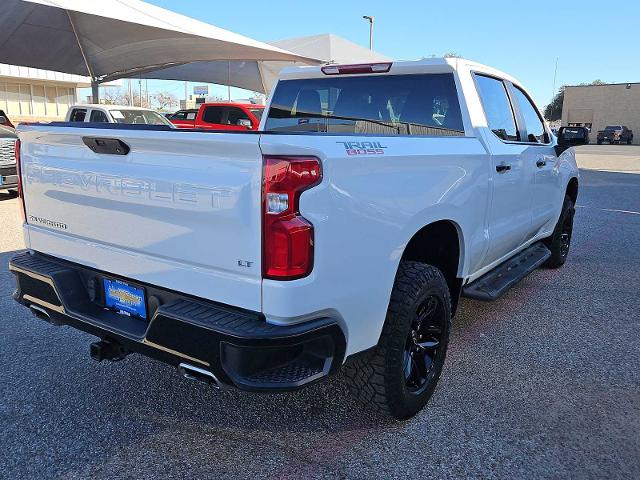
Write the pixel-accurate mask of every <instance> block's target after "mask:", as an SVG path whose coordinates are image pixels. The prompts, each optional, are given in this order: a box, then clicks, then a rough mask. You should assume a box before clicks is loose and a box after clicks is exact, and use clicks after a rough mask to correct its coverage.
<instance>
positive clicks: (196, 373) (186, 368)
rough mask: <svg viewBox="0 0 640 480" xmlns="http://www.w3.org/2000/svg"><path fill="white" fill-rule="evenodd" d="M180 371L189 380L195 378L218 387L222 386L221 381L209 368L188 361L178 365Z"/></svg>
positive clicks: (197, 380)
mask: <svg viewBox="0 0 640 480" xmlns="http://www.w3.org/2000/svg"><path fill="white" fill-rule="evenodd" d="M178 372H180V374H181V375H182V376H183V377H184V378H186V379H188V380H195V381H196V382H202V383H206V384H207V385H211V386H212V387H214V388H217V389H219V388H220V381H219V380H218V379H217V378H216V376H215V375H214V374H213V373H211V372H210V371H208V370H204V369H202V368H200V367H195V366H193V365H190V364H188V363H181V364H180V365H178Z"/></svg>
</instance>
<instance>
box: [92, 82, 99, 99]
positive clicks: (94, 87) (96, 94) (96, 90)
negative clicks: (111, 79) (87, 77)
mask: <svg viewBox="0 0 640 480" xmlns="http://www.w3.org/2000/svg"><path fill="white" fill-rule="evenodd" d="M91 98H92V100H93V103H100V84H99V83H98V81H97V80H96V79H94V78H92V79H91Z"/></svg>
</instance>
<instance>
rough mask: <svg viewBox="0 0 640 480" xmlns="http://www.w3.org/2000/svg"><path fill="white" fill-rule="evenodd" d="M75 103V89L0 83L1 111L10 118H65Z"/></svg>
mask: <svg viewBox="0 0 640 480" xmlns="http://www.w3.org/2000/svg"><path fill="white" fill-rule="evenodd" d="M73 103H75V89H73V88H67V87H56V86H48V85H42V84H15V83H10V82H2V81H0V109H2V110H4V111H5V112H6V113H7V115H9V116H10V117H16V116H22V117H25V116H36V117H54V118H56V117H58V118H59V117H64V116H65V114H66V113H67V110H68V109H69V106H70V105H73Z"/></svg>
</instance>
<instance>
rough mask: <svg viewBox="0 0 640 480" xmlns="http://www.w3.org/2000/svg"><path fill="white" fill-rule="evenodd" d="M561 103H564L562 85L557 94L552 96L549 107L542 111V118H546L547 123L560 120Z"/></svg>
mask: <svg viewBox="0 0 640 480" xmlns="http://www.w3.org/2000/svg"><path fill="white" fill-rule="evenodd" d="M562 102H564V85H563V86H562V87H560V89H559V90H558V93H556V94H555V95H554V97H553V99H552V100H551V102H550V103H549V105H547V106H546V107H545V109H544V118H546V119H547V121H548V122H553V121H554V120H560V119H561V118H562Z"/></svg>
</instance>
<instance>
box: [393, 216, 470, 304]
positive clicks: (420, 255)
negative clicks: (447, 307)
mask: <svg viewBox="0 0 640 480" xmlns="http://www.w3.org/2000/svg"><path fill="white" fill-rule="evenodd" d="M463 259H464V237H463V234H462V229H461V228H460V225H459V224H458V223H457V222H455V221H453V220H449V219H446V220H437V221H434V222H431V223H429V224H427V225H425V226H423V227H422V228H420V229H419V230H418V231H417V232H415V233H414V234H413V236H412V237H411V239H410V240H409V241H408V242H407V244H406V246H405V248H404V251H403V252H402V258H401V260H410V261H416V262H422V263H426V264H428V265H432V266H434V267H436V268H438V269H439V270H440V271H441V272H442V273H443V275H444V277H445V279H446V281H447V285H448V286H449V291H450V293H451V313H452V314H454V313H455V311H456V307H457V305H458V299H459V297H460V292H461V289H462V278H461V275H460V272H462V268H463V263H464V260H463Z"/></svg>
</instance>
